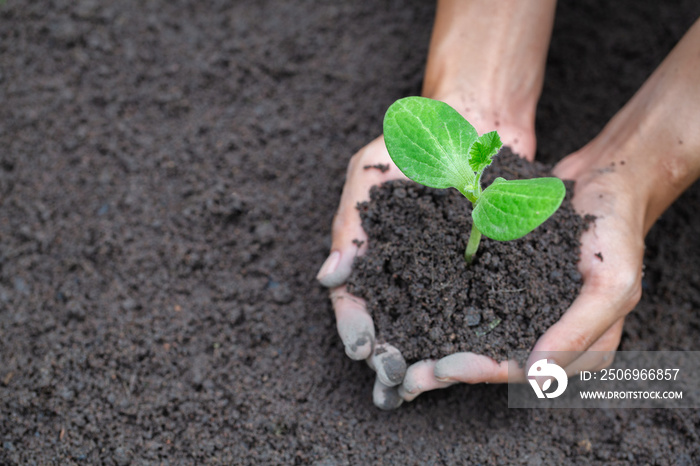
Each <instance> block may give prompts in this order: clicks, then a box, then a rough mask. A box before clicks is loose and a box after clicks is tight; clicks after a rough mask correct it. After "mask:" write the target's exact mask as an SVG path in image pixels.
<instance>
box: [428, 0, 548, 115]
mask: <svg viewBox="0 0 700 466" xmlns="http://www.w3.org/2000/svg"><path fill="white" fill-rule="evenodd" d="M555 7H556V0H537V1H536V2H523V1H521V0H499V1H493V0H440V1H438V7H437V13H436V18H435V26H434V29H433V34H432V38H431V42H430V51H429V54H428V62H427V66H426V73H425V80H424V85H423V95H424V96H426V97H431V98H435V99H439V100H446V99H448V100H449V99H452V100H453V102H451V104H452V105H453V106H455V107H456V108H457V109H458V110H459V111H460V112H463V111H464V110H466V109H469V108H473V107H477V106H480V107H482V108H485V107H488V108H489V109H490V110H492V111H496V112H500V113H502V114H504V115H516V116H517V115H523V116H524V117H526V118H528V119H530V118H534V113H535V107H536V105H537V100H538V98H539V96H540V93H541V90H542V83H543V80H544V67H545V62H546V57H547V49H548V46H549V39H550V36H551V32H552V24H553V21H554V10H555ZM456 96H458V99H457V98H456ZM454 100H458V101H456V102H454ZM459 107H461V108H459ZM520 123H521V124H533V125H534V122H530V121H526V122H520Z"/></svg>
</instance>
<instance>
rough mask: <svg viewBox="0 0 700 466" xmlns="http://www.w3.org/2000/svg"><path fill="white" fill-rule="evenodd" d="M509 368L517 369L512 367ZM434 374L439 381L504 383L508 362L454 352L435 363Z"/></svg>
mask: <svg viewBox="0 0 700 466" xmlns="http://www.w3.org/2000/svg"><path fill="white" fill-rule="evenodd" d="M511 370H517V369H515V367H513V368H511ZM434 375H435V378H436V379H437V380H438V381H441V382H463V383H483V382H487V383H506V382H508V362H507V361H503V362H501V363H498V362H496V361H494V360H493V359H491V358H489V357H488V356H483V355H479V354H474V353H455V354H451V355H449V356H445V357H444V358H442V359H440V360H439V361H437V362H436V363H435V370H434ZM511 375H512V376H513V375H515V374H511Z"/></svg>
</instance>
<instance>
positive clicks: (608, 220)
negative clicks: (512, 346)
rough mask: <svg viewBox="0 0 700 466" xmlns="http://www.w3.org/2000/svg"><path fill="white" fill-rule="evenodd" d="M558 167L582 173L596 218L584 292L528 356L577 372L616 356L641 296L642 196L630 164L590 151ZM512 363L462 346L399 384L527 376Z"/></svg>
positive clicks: (585, 197)
mask: <svg viewBox="0 0 700 466" xmlns="http://www.w3.org/2000/svg"><path fill="white" fill-rule="evenodd" d="M555 174H557V175H558V176H559V177H561V178H565V179H574V180H575V181H576V185H575V194H574V198H573V203H574V207H575V208H576V209H577V211H578V212H579V213H580V214H582V215H584V214H592V215H594V216H596V221H595V222H594V223H593V224H591V226H590V228H589V229H588V230H587V231H585V232H584V233H583V235H582V237H581V260H580V262H579V271H580V272H581V274H582V276H583V280H584V284H583V287H582V289H581V292H580V294H579V296H578V297H577V299H576V300H575V301H574V303H572V305H571V307H570V308H569V309H568V310H567V312H566V313H565V314H564V315H563V316H562V318H561V319H560V321H559V322H557V323H556V324H555V325H553V326H552V327H551V328H550V329H549V330H548V331H547V332H545V334H544V335H542V337H541V338H540V339H539V340H538V342H537V343H536V345H535V347H534V348H533V354H532V355H531V357H530V361H529V363H530V364H531V363H533V362H534V361H535V360H539V359H542V358H547V359H550V360H553V361H554V362H556V363H557V364H559V365H560V366H561V367H563V368H564V369H565V370H566V372H567V373H568V374H575V373H576V372H578V371H580V370H584V369H585V370H598V369H601V368H603V367H606V366H608V365H609V364H611V363H612V361H613V355H614V351H615V349H616V348H617V346H618V344H619V341H620V336H621V332H622V324H623V321H624V316H625V315H626V314H627V313H628V312H629V311H631V310H632V309H633V308H634V306H635V305H636V303H637V302H638V301H639V298H640V296H641V276H642V256H643V251H644V243H643V239H644V233H645V232H644V223H643V222H642V221H641V217H642V212H643V211H644V209H643V208H642V207H643V205H644V204H643V203H641V204H640V202H642V201H643V198H642V197H641V196H637V195H636V194H635V193H636V191H635V190H634V184H632V183H631V182H630V181H631V179H630V177H629V176H626V175H627V174H626V173H625V172H624V165H621V166H618V170H615V169H613V168H612V167H611V166H603V167H599V166H596V165H593V164H591V163H590V160H587V157H586V155H585V154H576V155H574V156H571V157H569V158H567V159H565V160H564V161H562V162H561V163H560V164H559V165H558V166H557V167H556V169H555ZM564 352H566V353H564ZM533 358H534V359H533ZM573 358H576V359H575V360H574V359H573ZM508 370H509V365H508V362H503V363H501V364H498V363H496V362H495V361H493V360H491V359H490V358H488V357H486V356H480V355H475V354H473V353H457V354H453V355H450V356H447V357H445V358H442V359H440V360H438V361H421V362H419V363H416V364H414V365H412V366H411V367H409V368H408V371H407V373H406V376H405V378H404V382H403V384H402V386H401V387H400V389H399V392H400V395H401V396H402V398H404V399H405V400H407V401H410V400H412V399H414V398H415V397H416V396H418V395H419V394H420V393H422V392H425V391H428V390H433V389H436V388H442V387H445V386H448V385H451V384H453V383H457V382H465V383H481V382H490V383H499V382H507V381H509V380H510V381H515V380H519V381H524V378H525V375H524V372H523V369H522V368H518V367H517V364H514V363H513V364H511V365H510V374H509V372H508ZM514 371H515V372H514Z"/></svg>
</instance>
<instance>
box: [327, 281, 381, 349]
mask: <svg viewBox="0 0 700 466" xmlns="http://www.w3.org/2000/svg"><path fill="white" fill-rule="evenodd" d="M330 295H331V302H332V303H333V310H334V311H335V320H336V327H337V328H338V335H340V339H341V340H342V341H343V345H344V346H345V353H346V354H347V355H348V357H349V358H350V359H354V360H356V361H359V360H362V359H367V358H368V357H370V355H371V354H372V348H373V346H374V323H373V322H372V317H371V316H370V315H369V313H368V312H367V308H366V306H365V302H364V300H363V299H360V298H358V297H357V296H353V295H351V294H350V293H348V292H347V289H346V288H345V286H340V287H337V288H333V289H332V290H331V292H330Z"/></svg>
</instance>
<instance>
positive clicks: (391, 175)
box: [316, 137, 405, 288]
mask: <svg viewBox="0 0 700 466" xmlns="http://www.w3.org/2000/svg"><path fill="white" fill-rule="evenodd" d="M379 166H387V167H388V171H382V170H380V169H378V168H373V167H379ZM397 178H405V176H404V175H403V174H402V173H401V172H400V171H399V169H398V168H397V167H396V165H394V163H393V162H392V161H391V158H390V157H389V153H388V152H387V150H386V146H385V145H384V138H383V137H379V138H377V139H375V140H374V141H372V142H371V143H369V144H368V145H367V146H365V147H364V148H362V149H361V150H360V151H359V152H358V153H357V154H355V155H354V156H353V157H352V158H351V159H350V163H349V164H348V171H347V175H346V181H345V185H344V186H343V193H342V195H341V196H340V204H339V205H338V211H337V212H336V214H335V217H334V218H333V227H332V244H331V253H330V255H329V256H328V258H327V259H326V261H325V262H324V263H323V265H322V266H321V269H320V270H319V272H318V275H317V276H316V278H317V280H318V281H319V282H320V283H321V284H322V285H324V286H327V287H329V288H332V287H336V286H339V285H342V284H343V283H345V281H346V280H347V279H348V277H349V276H350V272H351V270H352V263H353V261H354V260H355V257H357V256H361V255H363V254H364V253H365V251H366V250H367V234H366V233H365V231H364V230H363V228H362V222H361V220H360V213H359V211H358V210H357V204H358V203H360V202H364V201H368V200H369V191H370V188H371V187H372V186H374V185H378V184H381V183H383V182H384V181H386V180H389V179H397Z"/></svg>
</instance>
